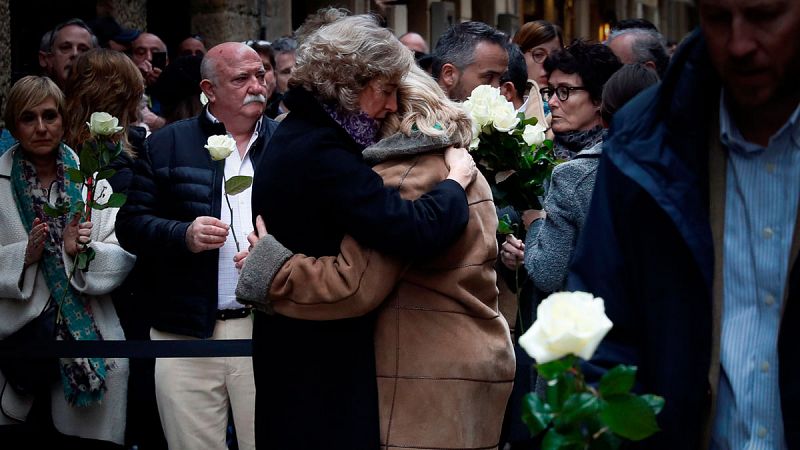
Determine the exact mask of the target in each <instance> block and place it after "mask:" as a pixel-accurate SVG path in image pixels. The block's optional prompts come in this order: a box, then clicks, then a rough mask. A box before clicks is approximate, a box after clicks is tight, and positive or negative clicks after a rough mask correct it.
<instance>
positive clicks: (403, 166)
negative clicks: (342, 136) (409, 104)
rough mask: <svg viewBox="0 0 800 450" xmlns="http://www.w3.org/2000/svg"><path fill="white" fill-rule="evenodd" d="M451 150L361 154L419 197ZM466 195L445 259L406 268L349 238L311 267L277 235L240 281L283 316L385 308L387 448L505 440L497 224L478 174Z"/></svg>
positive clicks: (441, 172)
mask: <svg viewBox="0 0 800 450" xmlns="http://www.w3.org/2000/svg"><path fill="white" fill-rule="evenodd" d="M443 144H445V143H444V142H440V141H439V142H437V141H436V140H431V138H426V137H424V136H421V135H419V134H417V133H415V134H414V136H413V137H412V138H408V137H405V136H402V135H395V136H393V137H390V138H388V139H385V140H383V141H381V142H380V143H379V144H377V145H376V146H373V147H370V148H368V149H367V150H365V153H364V156H365V159H367V160H368V161H369V162H371V163H376V162H377V165H376V166H375V167H374V169H375V171H376V172H378V173H379V174H380V175H381V177H383V179H384V183H385V184H386V185H387V186H390V187H396V188H398V189H399V190H400V192H401V194H402V196H403V197H404V198H407V199H415V198H417V197H420V196H421V195H423V194H424V193H425V192H427V191H428V190H430V189H431V188H432V187H433V186H434V185H435V184H436V183H438V182H440V181H442V180H443V179H444V178H446V177H447V175H448V172H449V169H448V168H447V167H446V166H445V162H444V157H443V154H442V150H441V148H442V146H443ZM445 146H446V145H445ZM466 195H467V199H468V202H469V205H470V219H469V222H468V224H467V227H466V229H465V230H464V232H463V234H462V235H461V237H460V238H459V239H458V240H457V241H456V242H455V244H453V246H452V247H450V249H449V250H447V251H446V252H445V253H443V254H441V255H439V256H438V257H436V258H433V259H430V260H426V261H414V262H404V261H399V260H395V259H393V258H390V257H387V256H385V255H381V254H379V253H377V252H375V251H372V250H370V249H366V248H363V247H361V246H360V245H359V244H358V243H357V242H356V241H355V240H353V239H352V238H350V237H346V238H345V240H344V241H343V242H342V246H341V253H340V254H339V255H338V256H335V257H323V258H312V257H307V256H305V255H300V254H298V255H290V254H289V252H288V250H286V249H285V248H283V247H282V246H281V245H280V244H279V243H278V242H277V241H276V240H275V239H274V238H272V237H271V236H268V237H267V238H265V239H261V240H260V241H259V243H258V244H257V245H256V246H255V247H254V248H253V250H252V252H251V254H250V256H249V257H248V260H247V263H246V264H245V267H244V270H243V272H242V276H241V279H240V283H239V289H237V296H238V297H240V301H242V302H244V303H250V304H253V305H254V306H256V307H257V308H261V309H264V310H270V309H274V311H275V312H276V313H278V314H283V315H286V316H290V317H294V318H301V319H308V320H331V319H341V318H347V317H353V316H359V315H363V314H366V313H368V312H370V311H372V310H374V309H376V308H377V310H378V311H377V322H376V326H375V356H376V363H377V377H378V391H379V392H378V393H379V406H380V426H381V430H380V436H381V448H382V449H408V448H414V449H443V448H446V449H494V448H497V445H498V442H499V439H500V428H501V424H502V421H503V414H504V411H505V407H506V402H507V401H508V397H509V394H510V392H511V387H512V383H513V379H514V367H515V361H514V349H513V345H512V343H511V337H510V334H509V328H508V324H507V323H506V321H505V319H504V318H503V317H502V316H501V315H500V313H499V311H498V304H497V297H498V292H497V287H496V276H495V271H494V263H495V260H496V257H497V240H496V237H495V233H496V228H497V215H496V212H495V207H494V203H493V201H492V194H491V190H490V188H489V184H488V183H487V182H486V180H485V179H484V178H483V177H482V176H481V175H478V178H477V179H476V180H475V182H473V183H472V184H471V185H470V186H469V187H468V189H467V190H466ZM284 262H285V263H284ZM265 274H267V277H266V278H267V279H266V280H265ZM272 274H274V278H273V277H272ZM270 279H272V280H271V281H270ZM267 289H268V295H264V293H266V292H267ZM265 297H266V298H265ZM276 345H280V343H276ZM320 376H324V374H320Z"/></svg>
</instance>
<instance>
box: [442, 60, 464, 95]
mask: <svg viewBox="0 0 800 450" xmlns="http://www.w3.org/2000/svg"><path fill="white" fill-rule="evenodd" d="M459 77H461V72H460V71H459V70H458V68H456V66H454V65H452V64H450V63H444V64H443V65H442V71H441V73H440V74H439V85H440V86H441V87H442V89H443V90H444V91H445V92H450V90H451V89H453V87H454V86H455V85H456V84H458V79H459Z"/></svg>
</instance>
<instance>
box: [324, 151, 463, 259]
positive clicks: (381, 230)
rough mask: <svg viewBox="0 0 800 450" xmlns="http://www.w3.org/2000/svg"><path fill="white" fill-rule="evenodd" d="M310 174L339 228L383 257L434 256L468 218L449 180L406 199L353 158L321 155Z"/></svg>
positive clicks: (455, 236)
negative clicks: (389, 255)
mask: <svg viewBox="0 0 800 450" xmlns="http://www.w3.org/2000/svg"><path fill="white" fill-rule="evenodd" d="M331 167H333V168H334V169H333V170H332V169H331ZM311 170H312V172H313V174H312V175H311V176H312V177H315V178H316V179H315V180H314V181H313V182H314V184H315V185H316V186H318V189H317V191H318V192H320V195H323V196H324V197H325V199H324V201H325V203H326V204H329V205H330V211H332V212H333V213H334V214H331V217H332V218H333V220H336V221H337V222H338V224H337V225H338V226H339V228H340V229H342V230H345V231H346V232H347V233H348V234H350V235H352V236H353V237H354V238H355V239H356V240H358V241H359V242H360V243H362V244H364V246H366V247H369V248H374V249H376V250H378V251H381V252H385V253H387V254H391V255H397V256H400V257H403V258H408V259H412V258H414V259H419V258H426V257H430V256H433V255H436V254H438V253H439V252H441V251H442V250H444V249H445V248H447V247H448V246H449V245H450V244H452V243H453V242H455V240H456V239H458V237H459V236H460V235H461V233H462V232H463V230H464V228H465V227H466V224H467V221H468V219H469V208H468V205H467V197H466V193H465V191H464V189H463V187H462V186H461V184H460V183H459V182H457V181H455V180H453V179H445V180H444V181H441V182H440V183H438V184H436V185H435V186H434V187H433V188H432V189H431V190H429V191H428V192H427V193H425V194H423V195H421V196H420V197H419V198H417V199H415V200H406V199H404V198H402V197H401V195H400V192H399V191H398V190H397V189H395V188H387V187H385V186H384V184H383V180H382V179H381V177H380V176H379V175H378V174H376V173H375V172H374V171H373V170H372V169H371V168H370V167H369V166H367V165H366V164H365V163H364V162H363V161H361V160H360V159H359V158H357V157H356V156H353V155H349V154H343V153H342V152H326V153H324V154H323V156H322V157H321V158H319V159H318V160H317V161H315V162H314V167H313V168H312V169H311ZM442 178H444V176H443V177H442Z"/></svg>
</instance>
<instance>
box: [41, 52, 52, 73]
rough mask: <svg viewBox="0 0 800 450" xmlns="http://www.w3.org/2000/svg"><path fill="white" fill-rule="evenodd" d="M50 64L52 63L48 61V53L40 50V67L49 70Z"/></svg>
mask: <svg viewBox="0 0 800 450" xmlns="http://www.w3.org/2000/svg"><path fill="white" fill-rule="evenodd" d="M49 66H50V63H49V62H48V61H47V53H45V52H43V51H41V50H40V51H39V67H41V68H42V69H44V70H47V68H48V67H49Z"/></svg>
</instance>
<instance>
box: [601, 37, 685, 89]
mask: <svg viewBox="0 0 800 450" xmlns="http://www.w3.org/2000/svg"><path fill="white" fill-rule="evenodd" d="M626 34H630V35H632V36H634V41H633V45H632V46H631V51H632V53H633V54H634V56H635V57H636V62H637V63H644V62H647V61H653V63H654V64H655V65H656V72H657V73H658V76H659V77H662V78H663V77H664V74H665V73H666V71H667V66H669V55H668V54H667V41H666V39H664V36H663V35H662V34H661V33H659V32H658V31H655V30H650V29H645V28H626V29H623V30H616V31H613V32H611V36H609V37H608V42H606V45H608V44H611V41H613V40H614V39H616V38H618V37H620V36H622V35H626Z"/></svg>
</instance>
